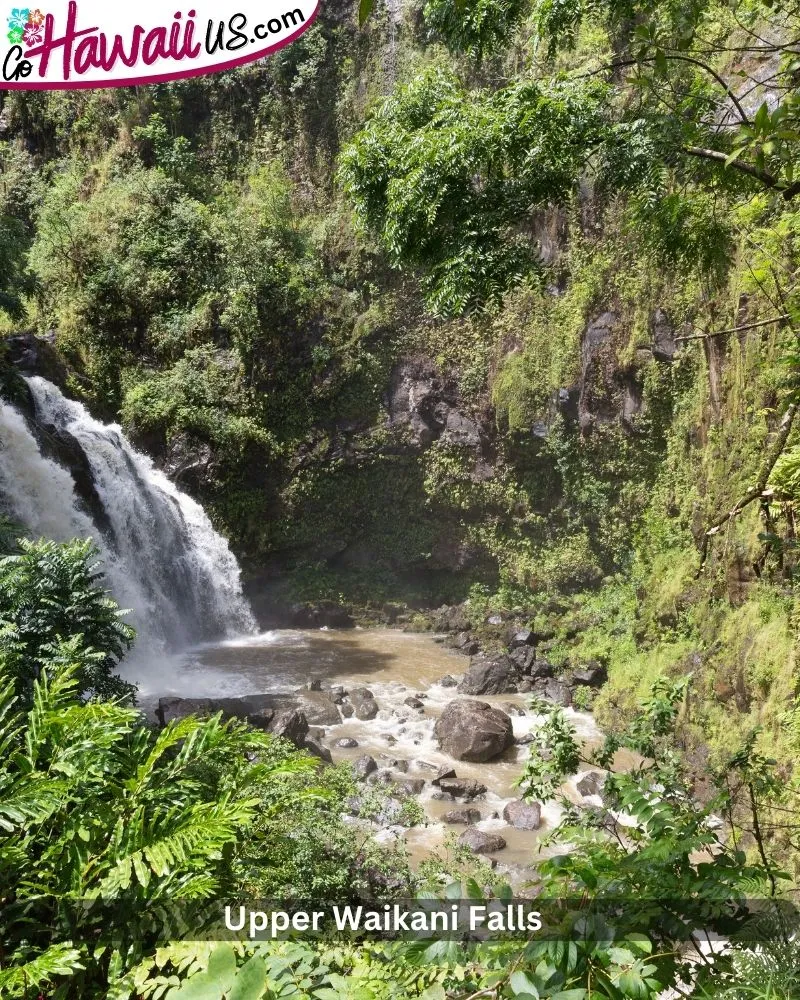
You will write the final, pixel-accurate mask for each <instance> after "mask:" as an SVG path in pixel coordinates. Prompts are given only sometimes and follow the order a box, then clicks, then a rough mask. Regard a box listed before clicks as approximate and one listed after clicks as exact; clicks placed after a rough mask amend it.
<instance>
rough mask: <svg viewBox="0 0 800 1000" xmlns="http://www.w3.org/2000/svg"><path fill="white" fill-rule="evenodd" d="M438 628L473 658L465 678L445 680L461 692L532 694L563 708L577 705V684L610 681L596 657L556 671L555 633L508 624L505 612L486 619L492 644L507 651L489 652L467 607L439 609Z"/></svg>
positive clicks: (457, 648) (442, 682) (451, 644)
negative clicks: (551, 652) (553, 655)
mask: <svg viewBox="0 0 800 1000" xmlns="http://www.w3.org/2000/svg"><path fill="white" fill-rule="evenodd" d="M433 623H434V627H436V628H437V629H439V630H442V631H445V632H447V633H448V638H447V639H446V643H447V645H448V646H449V647H450V648H452V649H453V650H455V651H456V652H459V653H462V654H463V655H465V656H469V657H470V663H469V666H468V667H467V670H466V671H465V673H464V675H463V677H461V679H460V680H459V679H457V678H456V677H453V676H452V675H450V674H448V675H447V676H445V677H443V678H441V680H440V681H439V683H440V685H441V686H443V687H457V688H458V690H459V692H460V693H461V694H468V695H473V696H487V695H489V696H491V695H501V694H528V693H531V694H534V695H537V696H539V697H541V698H545V699H546V700H548V701H552V702H554V703H555V704H556V705H560V706H562V707H565V708H566V707H569V706H570V705H572V704H573V699H574V694H575V691H576V690H577V689H578V688H581V687H583V688H587V689H590V690H593V689H597V688H600V687H602V686H603V684H605V682H606V680H607V679H608V674H607V671H606V668H605V666H604V665H603V664H601V663H598V662H597V661H590V662H589V663H586V664H583V665H580V666H576V667H573V668H571V669H567V670H562V671H557V670H556V668H555V667H554V666H553V664H552V663H550V662H549V661H548V660H547V653H548V652H549V650H550V649H551V648H552V645H553V642H552V639H553V633H552V632H549V631H548V632H544V631H542V632H536V631H534V630H533V629H528V628H518V627H516V626H514V625H513V624H507V623H504V621H503V618H502V616H500V615H490V616H489V617H488V618H487V620H486V626H487V628H488V630H489V633H490V634H491V635H493V636H494V639H495V641H494V642H493V643H491V645H493V647H494V648H497V647H498V646H502V647H504V651H503V652H499V653H498V652H486V651H484V650H483V649H482V647H481V641H480V639H479V637H478V635H477V634H476V633H475V632H474V631H472V630H471V629H470V624H469V621H468V619H467V617H466V615H465V613H464V609H463V608H461V607H458V606H455V607H445V608H440V609H439V611H437V612H436V613H435V615H434V618H433Z"/></svg>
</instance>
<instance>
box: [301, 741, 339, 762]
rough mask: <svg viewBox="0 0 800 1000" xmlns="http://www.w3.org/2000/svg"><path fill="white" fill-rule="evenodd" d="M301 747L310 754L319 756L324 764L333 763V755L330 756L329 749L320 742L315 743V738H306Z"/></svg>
mask: <svg viewBox="0 0 800 1000" xmlns="http://www.w3.org/2000/svg"><path fill="white" fill-rule="evenodd" d="M303 749H304V750H305V751H306V752H307V753H310V754H311V755H312V756H314V757H319V759H320V760H321V761H323V762H324V763H325V764H332V763H333V757H332V756H331V752H330V750H329V749H328V748H327V747H324V746H322V745H321V744H320V743H317V742H316V741H315V740H306V741H305V743H303Z"/></svg>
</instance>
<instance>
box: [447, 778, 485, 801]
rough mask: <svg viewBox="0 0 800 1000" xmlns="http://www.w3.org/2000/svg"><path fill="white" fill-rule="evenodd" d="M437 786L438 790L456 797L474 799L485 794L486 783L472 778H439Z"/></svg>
mask: <svg viewBox="0 0 800 1000" xmlns="http://www.w3.org/2000/svg"><path fill="white" fill-rule="evenodd" d="M438 787H439V790H440V791H442V792H445V794H447V795H452V796H453V798H456V799H476V798H477V797H478V796H479V795H485V794H486V785H482V784H481V783H480V782H479V781H475V779H474V778H441V779H440V780H439V782H438Z"/></svg>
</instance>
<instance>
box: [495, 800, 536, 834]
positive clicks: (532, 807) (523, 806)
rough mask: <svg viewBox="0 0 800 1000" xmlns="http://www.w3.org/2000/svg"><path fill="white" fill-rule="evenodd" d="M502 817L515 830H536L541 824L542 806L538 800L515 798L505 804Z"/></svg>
mask: <svg viewBox="0 0 800 1000" xmlns="http://www.w3.org/2000/svg"><path fill="white" fill-rule="evenodd" d="M503 819H504V820H505V821H506V823H508V825H509V826H513V827H514V829H515V830H538V829H539V827H540V826H541V825H542V807H541V806H540V805H539V803H538V802H523V801H522V800H521V799H515V800H514V801H513V802H509V803H508V804H507V805H506V807H505V809H504V810H503Z"/></svg>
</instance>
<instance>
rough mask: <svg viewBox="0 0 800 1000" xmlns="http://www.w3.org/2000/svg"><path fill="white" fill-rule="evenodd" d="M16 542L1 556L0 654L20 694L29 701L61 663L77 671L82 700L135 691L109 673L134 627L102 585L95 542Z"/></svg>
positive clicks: (127, 693)
mask: <svg viewBox="0 0 800 1000" xmlns="http://www.w3.org/2000/svg"><path fill="white" fill-rule="evenodd" d="M20 545H21V552H20V553H19V554H11V555H6V556H3V557H2V558H0V653H1V654H2V656H3V665H4V667H5V669H6V671H8V672H10V674H11V675H12V676H13V677H14V678H15V680H16V692H17V694H18V695H19V696H20V697H21V698H22V699H23V700H25V701H27V700H30V699H31V697H32V690H33V687H34V683H35V681H36V680H37V679H38V678H39V677H40V676H41V674H42V671H43V669H44V668H45V665H47V664H52V663H54V662H63V663H72V664H75V665H76V666H77V668H78V669H77V671H76V676H75V683H76V684H78V686H79V688H80V690H81V691H82V692H83V693H84V695H85V696H88V697H92V696H97V695H99V696H101V697H104V698H113V697H124V696H128V697H130V695H131V694H132V693H133V688H132V687H131V686H130V685H129V684H126V683H125V682H124V681H122V680H120V678H119V677H118V676H116V674H115V673H114V671H115V669H116V667H117V665H118V663H119V661H120V660H121V659H122V657H123V655H124V654H125V652H126V650H128V649H129V648H130V645H131V643H132V641H133V629H131V627H130V626H129V625H126V624H125V623H124V621H123V620H122V616H123V614H124V612H121V611H120V609H119V608H118V607H117V605H116V604H115V603H114V601H113V600H112V599H111V598H110V597H109V596H108V595H107V594H106V592H105V591H104V590H103V589H102V586H101V585H100V582H101V580H102V574H101V573H100V571H99V569H98V566H97V564H96V563H95V562H94V555H95V550H94V546H93V544H92V542H91V541H85V542H81V541H74V542H70V543H69V544H67V545H58V544H56V543H55V542H47V541H41V542H30V541H28V540H26V539H22V541H21V542H20Z"/></svg>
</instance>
